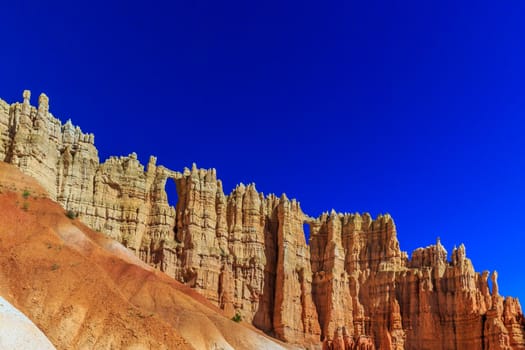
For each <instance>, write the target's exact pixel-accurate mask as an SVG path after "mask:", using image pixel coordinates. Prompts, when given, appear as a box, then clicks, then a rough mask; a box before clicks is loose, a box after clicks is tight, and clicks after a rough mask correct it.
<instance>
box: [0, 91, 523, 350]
mask: <svg viewBox="0 0 525 350" xmlns="http://www.w3.org/2000/svg"><path fill="white" fill-rule="evenodd" d="M0 160H2V161H5V162H8V163H11V164H14V165H16V166H18V167H19V168H20V169H21V170H22V171H23V172H25V173H27V174H29V175H31V176H34V177H35V178H36V179H38V180H39V181H40V183H41V184H42V185H43V186H44V187H45V189H46V190H48V191H49V193H50V194H51V196H52V197H53V199H55V200H57V201H58V202H59V203H61V204H62V205H63V206H64V208H65V209H66V210H70V211H71V212H72V213H74V214H76V215H78V216H79V218H80V220H82V221H83V222H84V223H86V224H87V225H89V226H90V227H91V228H93V229H95V230H98V231H101V232H103V233H105V234H107V235H108V236H111V237H112V238H115V239H117V240H119V241H120V242H122V243H123V244H124V245H125V246H127V247H128V248H129V249H131V250H132V251H133V252H134V253H135V254H136V255H137V256H139V257H140V258H141V259H142V260H143V261H145V262H147V263H148V264H150V265H152V266H155V267H157V268H159V269H160V270H162V271H164V272H165V273H167V274H168V275H170V276H172V277H174V278H176V279H177V280H179V281H181V282H183V283H185V284H187V285H188V286H190V287H192V288H194V289H195V290H197V291H198V292H199V293H201V294H202V295H204V296H205V297H206V298H208V299H209V300H210V301H212V302H213V303H214V304H215V305H217V306H218V307H220V308H222V309H223V310H225V311H226V312H227V313H228V314H230V315H232V316H233V315H235V314H236V313H239V314H240V315H241V316H242V318H243V319H244V320H246V321H249V322H251V323H253V325H255V326H256V327H257V328H259V329H261V330H263V331H264V332H266V333H268V334H270V335H272V336H274V337H277V338H279V339H281V340H284V341H287V342H290V343H295V344H300V345H303V346H311V347H313V348H316V347H317V348H319V347H322V348H323V349H331V350H336V349H345V350H349V349H352V350H353V349H414V350H416V349H417V350H422V349H428V350H449V349H450V350H452V349H454V350H455V349H480V350H481V349H483V350H490V349H525V321H524V318H523V314H522V311H521V307H520V304H519V302H518V300H517V299H514V298H503V297H502V296H500V294H499V290H498V284H497V274H496V273H495V272H493V273H492V274H489V272H486V271H485V272H483V273H479V272H476V271H475V270H474V268H473V265H472V263H471V261H470V260H469V259H468V258H467V257H466V254H465V247H464V246H460V247H459V248H457V249H454V250H453V252H452V255H451V257H450V260H449V257H448V256H447V252H446V251H445V248H444V247H443V246H442V245H441V244H440V242H439V240H438V241H437V242H436V244H435V245H432V246H429V247H426V248H419V249H417V250H415V251H414V252H413V253H412V255H411V257H410V258H409V257H408V255H407V253H405V252H402V251H401V250H400V248H399V242H398V240H397V233H396V227H395V224H394V221H393V219H392V218H391V217H390V216H389V215H380V216H378V217H377V218H375V219H372V218H371V217H370V215H368V214H362V215H360V214H341V213H337V212H335V211H332V212H330V213H324V214H322V215H321V216H319V217H318V218H312V217H309V216H308V215H305V214H304V213H303V212H302V210H301V207H300V205H299V203H298V202H297V201H296V200H294V199H288V198H287V197H286V195H282V196H280V197H277V196H275V195H272V194H270V195H264V194H262V193H260V192H258V191H257V189H256V187H255V185H254V184H249V185H243V184H240V185H238V186H237V187H236V188H235V189H233V191H231V193H229V194H225V192H224V189H223V187H222V183H221V181H220V180H218V179H217V174H216V171H215V169H208V170H205V169H199V168H197V166H195V165H193V167H192V168H191V169H188V168H185V169H184V170H183V171H181V172H178V171H172V170H169V169H167V168H165V167H163V166H157V164H156V158H155V157H151V158H150V160H149V163H148V164H147V166H146V167H144V166H143V165H142V164H140V162H139V161H138V160H137V156H136V154H134V153H132V154H130V155H129V156H125V157H111V158H109V159H108V160H106V161H105V162H104V163H100V161H99V158H98V152H97V149H96V148H95V146H94V136H93V134H85V133H83V132H82V131H81V130H80V128H79V127H75V126H73V125H72V123H71V122H70V121H68V122H66V123H65V124H62V123H61V122H60V121H59V120H58V119H56V118H55V117H53V115H52V114H51V113H50V112H49V99H48V98H47V96H45V95H43V94H42V95H40V97H39V99H38V107H33V106H31V105H30V93H29V92H28V91H25V92H24V94H23V102H21V103H14V104H8V103H6V102H4V101H2V100H0ZM167 181H174V182H175V184H176V187H177V195H178V202H177V205H176V207H172V206H170V205H169V204H168V201H167V195H166V191H165V185H166V182H167ZM305 223H307V224H308V225H309V227H310V241H309V242H308V244H307V242H306V241H305V237H304V232H303V225H304V224H305ZM489 278H490V279H491V284H492V290H491V289H490V288H489Z"/></svg>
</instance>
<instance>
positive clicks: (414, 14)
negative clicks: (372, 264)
mask: <svg viewBox="0 0 525 350" xmlns="http://www.w3.org/2000/svg"><path fill="white" fill-rule="evenodd" d="M22 3H23V4H22ZM524 6H525V3H524V2H520V1H515V2H511V1H502V2H496V1H476V2H467V1H435V2H430V1H420V0H419V1H391V2H390V1H373V0H372V1H333V2H331V1H303V0H301V1H264V2H263V1H257V2H256V1H244V0H243V1H237V2H230V1H207V0H203V1H156V2H133V1H121V2H118V1H109V0H106V1H103V2H101V1H89V2H87V1H79V2H77V1H67V2H62V3H59V2H56V1H23V2H22V1H10V2H9V5H7V4H2V5H1V6H0V13H1V18H0V38H1V46H0V97H1V98H3V99H5V100H7V101H9V102H14V101H21V93H22V90H23V89H30V90H32V92H33V103H35V104H36V100H37V96H38V94H39V93H40V92H46V93H47V94H48V96H49V97H50V104H51V111H52V112H53V114H54V115H55V116H57V117H59V118H60V119H62V120H63V121H65V120H66V119H68V118H71V119H72V120H73V123H74V124H77V125H80V126H81V128H82V129H83V131H85V132H93V133H95V135H96V138H95V143H96V145H97V147H98V148H99V150H100V156H101V158H102V159H105V158H107V157H108V156H109V155H127V154H129V153H131V152H133V151H134V152H137V153H138V155H139V158H140V159H141V160H142V161H143V162H145V161H147V159H148V157H149V155H150V154H154V155H157V156H158V163H159V164H163V165H165V166H167V167H169V168H172V169H174V170H181V169H182V168H183V167H185V166H188V167H189V166H191V163H192V162H196V163H197V165H198V166H199V167H206V168H211V167H214V168H217V172H218V175H219V177H220V178H221V179H222V180H223V182H224V184H225V188H226V189H227V191H228V192H229V190H230V189H232V188H233V187H234V186H235V184H236V183H238V182H244V183H249V182H255V183H256V184H257V188H258V190H260V191H263V192H264V193H269V192H274V193H277V194H280V193H282V192H286V193H287V195H288V196H289V197H296V198H297V199H298V200H299V201H300V202H301V204H302V207H303V210H304V211H305V212H306V213H307V214H309V215H311V216H317V215H319V214H320V213H321V212H323V211H327V210H330V209H332V208H334V209H336V210H337V211H342V212H356V211H359V212H363V211H368V212H370V213H371V214H372V215H373V216H376V215H377V214H379V213H385V212H389V213H390V214H392V216H393V217H394V219H395V221H396V224H397V228H398V236H399V240H400V243H401V248H402V249H403V250H407V251H409V252H411V251H412V250H413V249H415V248H416V247H419V246H426V245H429V244H433V243H434V242H435V239H436V237H437V236H440V237H441V241H442V243H443V244H444V245H445V247H446V248H447V250H448V251H449V253H450V252H451V250H452V248H453V246H454V245H459V244H460V243H465V245H466V247H467V255H468V256H469V257H470V258H471V259H472V260H473V262H474V266H475V268H476V269H477V270H479V271H480V270H484V269H487V270H495V269H496V270H498V272H499V275H500V280H499V281H500V290H501V292H502V294H505V295H514V296H520V299H521V300H522V301H525V278H524V267H525V262H524V260H523V257H524V253H523V249H524V247H525V236H524V230H525V212H524V209H525V205H524V204H525V186H524V180H525V157H524V151H525V137H524V136H525V121H524V118H523V116H524V112H525V99H524V96H525V21H523V18H524V15H525V8H524Z"/></svg>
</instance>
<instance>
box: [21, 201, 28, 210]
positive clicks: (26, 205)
mask: <svg viewBox="0 0 525 350" xmlns="http://www.w3.org/2000/svg"><path fill="white" fill-rule="evenodd" d="M28 209H29V203H27V202H24V204H23V205H22V210H24V211H27V210H28Z"/></svg>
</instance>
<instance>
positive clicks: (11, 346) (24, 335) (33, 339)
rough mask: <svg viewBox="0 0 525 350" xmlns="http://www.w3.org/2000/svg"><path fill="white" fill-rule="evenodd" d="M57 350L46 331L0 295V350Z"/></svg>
mask: <svg viewBox="0 0 525 350" xmlns="http://www.w3.org/2000/svg"><path fill="white" fill-rule="evenodd" d="M27 349H38V350H51V349H52V350H55V347H54V346H53V344H51V342H50V341H49V340H48V339H47V338H46V336H45V335H44V333H42V331H41V330H40V329H38V327H37V326H35V324H34V323H33V322H31V320H30V319H29V318H27V317H26V316H25V315H24V314H23V313H22V312H20V311H19V310H18V309H16V308H15V307H13V305H11V304H9V303H8V302H7V301H6V300H5V299H4V298H2V297H0V350H27Z"/></svg>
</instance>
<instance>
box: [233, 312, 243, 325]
mask: <svg viewBox="0 0 525 350" xmlns="http://www.w3.org/2000/svg"><path fill="white" fill-rule="evenodd" d="M232 321H233V322H237V323H239V322H241V321H242V316H241V314H240V313H239V311H237V313H236V314H235V316H233V317H232Z"/></svg>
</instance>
